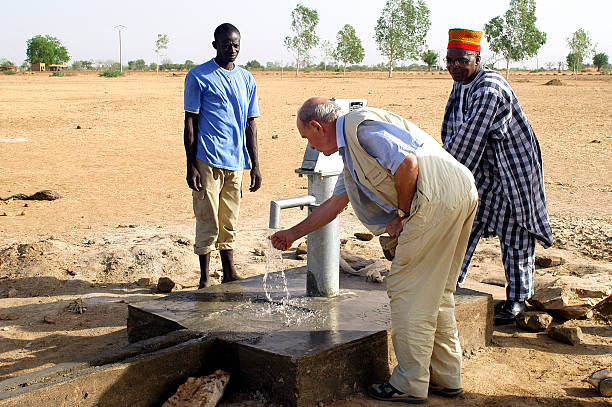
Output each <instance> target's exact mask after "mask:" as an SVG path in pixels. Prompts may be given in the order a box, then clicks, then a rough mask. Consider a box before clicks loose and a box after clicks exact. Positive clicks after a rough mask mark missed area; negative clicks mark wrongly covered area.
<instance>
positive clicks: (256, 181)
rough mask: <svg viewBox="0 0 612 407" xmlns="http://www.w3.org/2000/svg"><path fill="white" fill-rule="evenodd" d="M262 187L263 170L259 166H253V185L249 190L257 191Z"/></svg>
mask: <svg viewBox="0 0 612 407" xmlns="http://www.w3.org/2000/svg"><path fill="white" fill-rule="evenodd" d="M259 187H261V172H259V168H258V167H253V168H251V185H250V186H249V191H251V192H255V191H257V190H258V189H259Z"/></svg>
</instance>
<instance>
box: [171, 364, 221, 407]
mask: <svg viewBox="0 0 612 407" xmlns="http://www.w3.org/2000/svg"><path fill="white" fill-rule="evenodd" d="M229 379H230V374H229V373H227V372H224V371H223V370H217V371H216V372H215V373H213V374H211V375H208V376H203V377H197V378H196V377H190V378H189V379H187V381H186V382H185V383H183V384H181V385H180V386H179V388H178V390H177V391H176V393H175V394H174V395H173V396H172V397H170V398H169V399H168V401H166V402H165V403H164V404H163V406H162V407H214V406H216V405H217V403H218V402H219V400H221V397H223V392H224V391H225V387H226V386H227V382H228V381H229Z"/></svg>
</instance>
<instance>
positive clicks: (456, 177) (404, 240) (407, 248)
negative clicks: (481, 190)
mask: <svg viewBox="0 0 612 407" xmlns="http://www.w3.org/2000/svg"><path fill="white" fill-rule="evenodd" d="M417 158H418V164H419V175H418V180H417V191H416V193H415V195H414V198H413V200H412V204H411V207H410V214H409V216H408V217H407V218H406V219H404V221H403V230H402V232H401V234H400V236H399V238H398V246H397V248H396V252H395V258H394V260H393V263H392V265H391V270H390V272H389V276H388V278H387V293H388V295H389V299H390V305H391V318H392V327H393V328H392V340H393V346H394V348H395V353H396V356H397V361H398V365H397V366H396V367H395V369H394V371H393V374H392V375H391V378H390V379H389V381H390V383H391V384H392V385H393V387H395V388H396V389H398V390H400V391H402V392H404V393H407V394H409V395H412V396H416V397H427V393H428V386H429V382H430V380H431V382H432V383H435V384H436V385H438V386H442V387H445V388H452V389H456V388H460V387H462V384H461V345H460V344H459V338H458V333H457V325H456V321H455V302H454V297H453V293H454V292H455V288H456V285H457V278H458V277H459V272H460V270H461V264H462V262H463V257H464V255H465V252H466V249H467V244H468V238H469V236H470V232H471V230H472V223H473V222H474V216H475V214H476V208H477V205H478V192H477V190H476V186H475V185H474V178H473V176H472V174H471V173H470V171H469V170H468V169H467V168H466V167H464V166H463V165H461V164H459V163H458V162H457V161H456V160H455V159H454V158H452V157H451V156H450V155H448V153H446V152H445V151H444V150H442V149H441V148H440V149H437V148H436V149H432V150H431V152H430V153H423V154H420V155H419V156H418V157H417Z"/></svg>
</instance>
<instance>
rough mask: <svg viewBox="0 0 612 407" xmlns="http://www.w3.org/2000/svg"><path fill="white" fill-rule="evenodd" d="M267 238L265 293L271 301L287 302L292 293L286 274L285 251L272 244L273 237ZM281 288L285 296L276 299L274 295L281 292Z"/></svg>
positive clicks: (264, 277)
mask: <svg viewBox="0 0 612 407" xmlns="http://www.w3.org/2000/svg"><path fill="white" fill-rule="evenodd" d="M267 240H268V250H267V252H266V272H265V274H264V276H263V288H264V293H265V295H266V299H267V300H268V301H269V302H273V301H278V300H280V301H281V302H282V303H287V302H288V301H289V298H290V295H289V288H288V287H287V277H286V276H285V265H284V263H283V252H282V251H280V250H277V249H275V248H274V246H272V240H271V239H267ZM275 273H277V274H275ZM279 276H280V278H279ZM268 280H270V281H268ZM281 290H282V291H283V292H284V296H283V297H282V298H280V299H276V298H273V297H272V296H273V294H274V293H275V292H279V291H281Z"/></svg>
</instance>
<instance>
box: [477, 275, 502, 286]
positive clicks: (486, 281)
mask: <svg viewBox="0 0 612 407" xmlns="http://www.w3.org/2000/svg"><path fill="white" fill-rule="evenodd" d="M480 282H481V283H483V284H489V285H495V286H498V287H505V286H506V279H505V278H498V277H486V278H483V279H482V280H480Z"/></svg>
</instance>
